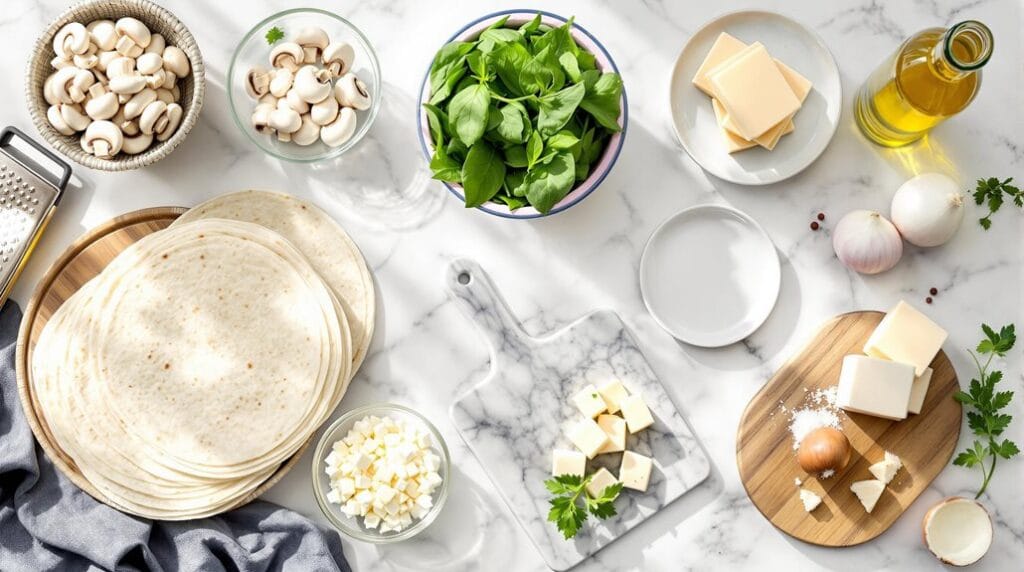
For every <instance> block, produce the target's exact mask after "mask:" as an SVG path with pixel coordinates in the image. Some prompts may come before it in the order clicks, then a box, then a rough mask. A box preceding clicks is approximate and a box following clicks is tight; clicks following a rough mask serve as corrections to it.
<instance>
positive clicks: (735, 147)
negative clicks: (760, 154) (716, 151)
mask: <svg viewBox="0 0 1024 572" xmlns="http://www.w3.org/2000/svg"><path fill="white" fill-rule="evenodd" d="M711 106H712V108H713V109H714V110H715V120H717V121H718V128H719V129H720V130H721V131H722V141H723V142H724V143H725V149H726V150H727V151H728V152H729V153H735V152H737V151H743V150H744V149H750V148H751V147H757V143H755V142H754V141H747V140H746V139H744V138H742V137H740V136H739V135H737V134H735V133H733V132H732V131H729V129H727V128H726V127H725V124H726V121H727V120H728V118H729V115H728V113H727V112H726V111H725V108H724V107H722V104H721V103H720V102H719V101H718V100H717V99H712V100H711Z"/></svg>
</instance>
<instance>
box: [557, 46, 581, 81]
mask: <svg viewBox="0 0 1024 572" xmlns="http://www.w3.org/2000/svg"><path fill="white" fill-rule="evenodd" d="M558 63H560V64H562V69H563V70H565V73H566V75H568V76H569V79H571V80H572V81H574V82H579V81H580V79H581V77H582V76H581V75H580V74H581V72H580V63H579V61H578V60H577V59H576V56H575V55H573V54H572V53H570V52H564V53H563V54H562V55H560V56H558Z"/></svg>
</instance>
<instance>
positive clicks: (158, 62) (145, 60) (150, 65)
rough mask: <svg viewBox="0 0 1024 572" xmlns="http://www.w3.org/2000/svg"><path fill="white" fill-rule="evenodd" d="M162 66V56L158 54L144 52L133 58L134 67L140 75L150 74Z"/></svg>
mask: <svg viewBox="0 0 1024 572" xmlns="http://www.w3.org/2000/svg"><path fill="white" fill-rule="evenodd" d="M163 67H164V58H163V56H161V55H160V54H154V53H151V52H150V53H144V54H142V55H141V56H139V57H138V59H136V60H135V69H137V70H139V73H141V74H142V75H152V74H154V73H156V70H158V69H161V68H163Z"/></svg>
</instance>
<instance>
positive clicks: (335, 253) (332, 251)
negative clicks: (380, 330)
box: [172, 190, 376, 374]
mask: <svg viewBox="0 0 1024 572" xmlns="http://www.w3.org/2000/svg"><path fill="white" fill-rule="evenodd" d="M207 218H221V219H230V220H237V221H244V222H251V223H255V224H258V225H260V226H263V227H266V228H268V229H270V230H272V231H274V232H276V233H278V234H280V235H281V236H283V237H284V238H286V239H287V240H288V241H290V242H291V243H292V244H294V245H295V247H296V248H297V249H298V250H299V252H301V253H302V254H304V255H305V256H306V257H307V258H308V259H309V262H310V264H311V265H312V266H313V268H314V269H315V270H316V271H317V272H318V273H319V274H320V276H321V277H322V278H323V279H324V282H326V283H327V286H328V287H329V288H331V289H332V290H333V291H334V293H335V295H336V296H337V297H338V300H339V301H340V302H341V304H342V306H343V307H344V308H345V315H346V316H347V317H348V322H349V327H350V328H351V329H352V345H353V347H354V348H355V350H354V355H353V368H352V369H353V374H354V373H355V371H356V370H358V369H359V366H360V365H361V364H362V363H363V360H364V359H365V358H366V353H367V351H368V350H369V347H370V341H371V340H372V338H373V330H374V320H375V319H376V294H375V293H374V287H373V277H372V276H371V274H370V271H369V270H368V269H367V267H366V261H365V260H364V259H363V255H362V254H361V253H360V252H359V248H358V247H357V246H356V245H355V243H354V242H352V239H351V238H350V237H349V236H348V234H347V233H346V232H345V231H344V229H342V228H341V226H339V225H338V223H337V222H335V221H334V219H332V218H331V217H330V215H328V214H327V213H325V212H324V211H323V210H321V209H320V208H319V207H317V206H316V205H313V204H311V203H308V202H306V201H303V200H301V199H298V198H295V197H293V196H291V195H287V194H284V193H277V192H271V191H258V190H249V191H240V192H236V193H228V194H225V195H220V196H218V197H215V198H213V199H211V200H209V201H206V202H205V203H202V204H200V205H198V206H196V207H194V208H192V209H191V210H189V211H188V212H186V213H185V214H183V215H182V216H181V217H180V218H178V220H177V221H175V222H174V223H173V225H172V226H174V225H180V224H187V223H189V222H193V221H196V220H201V219H207Z"/></svg>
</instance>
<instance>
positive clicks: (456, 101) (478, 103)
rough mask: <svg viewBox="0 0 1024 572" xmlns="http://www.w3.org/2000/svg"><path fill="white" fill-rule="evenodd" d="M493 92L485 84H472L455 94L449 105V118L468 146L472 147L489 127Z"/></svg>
mask: <svg viewBox="0 0 1024 572" xmlns="http://www.w3.org/2000/svg"><path fill="white" fill-rule="evenodd" d="M490 105H491V93H490V92H489V91H488V90H487V86H486V85H483V84H477V85H471V86H469V87H467V88H465V89H463V90H462V91H460V92H458V93H456V94H455V97H453V98H452V102H451V104H450V105H449V106H448V120H449V121H450V122H451V124H452V129H453V130H454V131H455V134H456V135H457V136H458V138H459V140H460V141H462V143H463V145H465V146H466V147H472V146H473V144H474V143H476V142H477V141H478V140H479V139H480V137H482V136H483V134H484V131H485V130H486V128H487V119H488V109H489V108H490Z"/></svg>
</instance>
